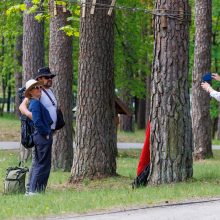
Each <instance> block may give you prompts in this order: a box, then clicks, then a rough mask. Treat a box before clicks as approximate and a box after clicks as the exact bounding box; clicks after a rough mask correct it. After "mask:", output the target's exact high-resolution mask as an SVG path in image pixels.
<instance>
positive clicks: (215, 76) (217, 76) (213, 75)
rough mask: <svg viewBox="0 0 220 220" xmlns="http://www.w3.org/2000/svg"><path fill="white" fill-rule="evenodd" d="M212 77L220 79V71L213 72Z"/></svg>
mask: <svg viewBox="0 0 220 220" xmlns="http://www.w3.org/2000/svg"><path fill="white" fill-rule="evenodd" d="M212 79H215V80H217V81H220V76H219V75H218V73H212Z"/></svg>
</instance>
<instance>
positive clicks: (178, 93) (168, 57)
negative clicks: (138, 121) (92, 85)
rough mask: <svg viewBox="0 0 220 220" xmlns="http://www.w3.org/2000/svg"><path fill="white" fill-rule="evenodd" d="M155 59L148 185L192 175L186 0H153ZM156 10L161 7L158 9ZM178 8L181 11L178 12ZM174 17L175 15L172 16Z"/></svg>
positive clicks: (183, 178) (174, 180)
mask: <svg viewBox="0 0 220 220" xmlns="http://www.w3.org/2000/svg"><path fill="white" fill-rule="evenodd" d="M155 9H156V10H158V13H159V14H160V13H161V14H164V11H163V10H165V9H166V13H165V14H173V15H174V14H175V15H176V17H178V18H180V20H179V19H175V18H173V16H172V17H167V16H164V17H163V16H155V17H154V30H155V33H154V39H155V44H154V62H153V69H152V89H151V115H150V123H151V124H150V125H151V139H150V142H151V172H150V178H149V182H150V183H151V184H162V183H171V182H179V181H184V180H187V179H188V178H190V177H192V174H193V168H192V128H191V117H190V99H189V87H188V80H187V78H188V68H189V54H188V53H189V20H188V17H187V15H183V16H181V9H183V10H184V13H186V14H187V13H190V10H189V5H188V0H181V1H175V4H173V1H172V0H165V1H163V4H162V3H161V1H160V0H158V1H156V5H155ZM159 10H161V11H160V12H159ZM179 10H180V11H179ZM174 17H175V16H174ZM181 19H182V20H181Z"/></svg>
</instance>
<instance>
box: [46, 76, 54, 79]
mask: <svg viewBox="0 0 220 220" xmlns="http://www.w3.org/2000/svg"><path fill="white" fill-rule="evenodd" d="M44 78H45V79H52V77H51V76H45V77H44Z"/></svg>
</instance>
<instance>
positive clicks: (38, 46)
mask: <svg viewBox="0 0 220 220" xmlns="http://www.w3.org/2000/svg"><path fill="white" fill-rule="evenodd" d="M24 3H25V4H26V7H27V8H30V7H31V6H32V1H31V0H25V1H24ZM35 15H36V14H35V13H33V14H29V13H27V12H26V11H25V12H24V14H23V56H22V69H23V75H22V78H23V82H22V83H23V85H24V84H25V82H26V81H27V80H29V79H31V78H33V77H34V75H35V74H36V73H37V70H38V69H39V68H40V67H42V66H43V65H44V22H40V23H39V22H37V20H36V19H35ZM25 151H28V153H27V152H25ZM30 152H31V150H27V149H25V148H24V147H23V146H22V147H21V154H25V155H29V154H30Z"/></svg>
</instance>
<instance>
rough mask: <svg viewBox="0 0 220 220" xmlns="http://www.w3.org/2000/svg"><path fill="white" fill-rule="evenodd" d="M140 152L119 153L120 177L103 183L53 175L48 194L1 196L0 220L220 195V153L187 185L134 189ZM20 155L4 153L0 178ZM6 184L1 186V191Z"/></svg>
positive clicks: (202, 165) (199, 168)
mask: <svg viewBox="0 0 220 220" xmlns="http://www.w3.org/2000/svg"><path fill="white" fill-rule="evenodd" d="M139 155H140V150H126V151H125V150H124V151H119V157H118V160H117V164H118V169H117V172H118V174H119V176H118V177H112V178H106V179H103V180H95V181H90V180H85V181H84V182H83V183H81V184H77V185H70V184H68V178H69V176H70V173H64V172H61V171H58V172H52V173H51V176H50V178H49V185H48V189H47V192H46V193H45V194H42V195H38V196H35V197H25V196H23V195H11V196H4V195H0V197H1V198H0V219H7V218H8V219H9V218H10V219H12V218H13V219H17V218H22V217H26V218H31V217H37V216H39V217H43V216H48V215H49V216H51V215H52V216H53V215H62V214H71V213H72V214H73V213H74V214H76V213H85V212H89V211H100V210H109V209H114V208H128V207H134V206H135V207H136V206H143V205H149V206H151V205H154V204H158V203H164V202H166V203H167V202H169V203H171V202H176V201H184V200H187V199H197V198H205V197H214V196H219V195H220V172H219V166H220V151H214V158H213V159H208V160H205V161H200V162H196V163H195V164H194V178H193V179H192V180H190V181H188V182H186V183H177V184H169V185H162V186H160V187H158V186H148V187H143V188H139V189H136V190H132V189H131V182H132V181H133V179H134V178H135V175H136V167H137V163H138V159H139ZM17 160H18V152H12V151H0V177H1V179H2V181H3V179H4V173H5V169H6V168H7V167H8V166H13V165H16V163H17ZM2 190H3V184H2V185H0V191H2Z"/></svg>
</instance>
